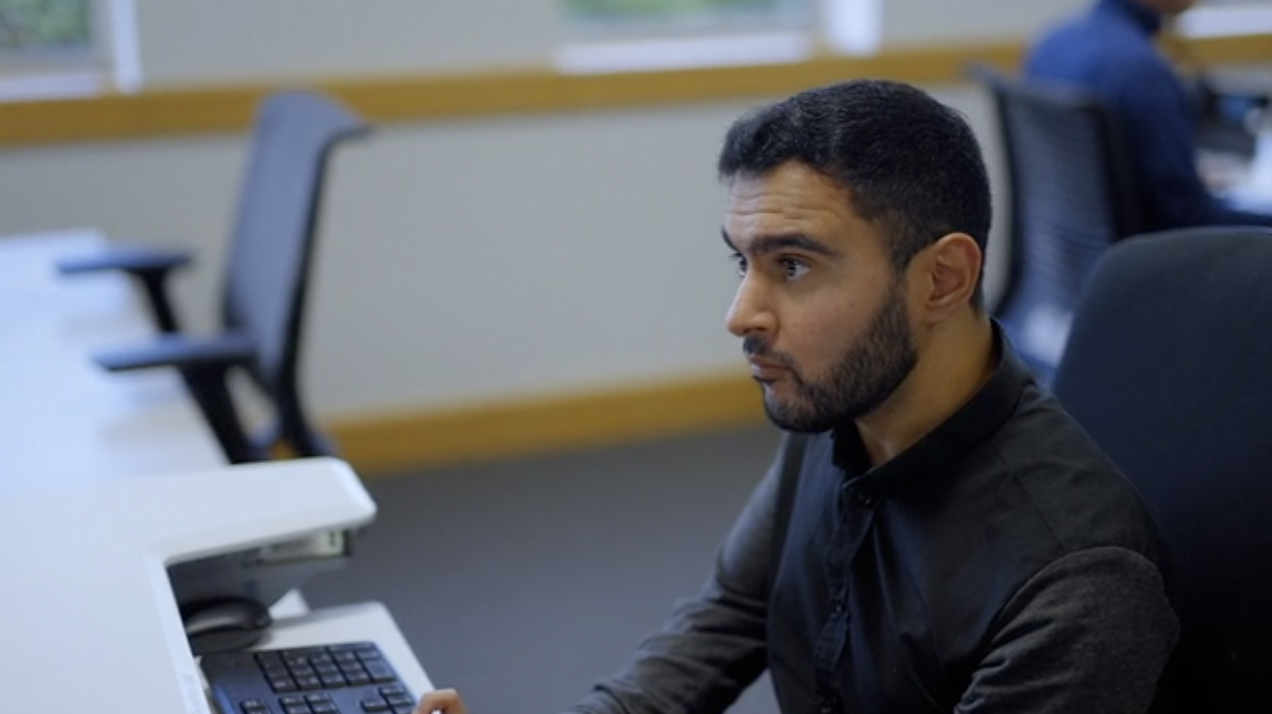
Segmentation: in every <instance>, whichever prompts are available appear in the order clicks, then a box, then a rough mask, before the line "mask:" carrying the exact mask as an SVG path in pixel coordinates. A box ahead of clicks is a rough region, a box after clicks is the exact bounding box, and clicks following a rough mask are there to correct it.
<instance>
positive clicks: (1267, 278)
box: [1052, 228, 1272, 714]
mask: <svg viewBox="0 0 1272 714" xmlns="http://www.w3.org/2000/svg"><path fill="white" fill-rule="evenodd" d="M1269 325H1272V230H1269V229H1263V228H1194V229H1186V230H1179V231H1169V232H1163V233H1158V234H1149V235H1146V236H1142V237H1137V238H1136V239H1135V240H1133V241H1126V242H1124V243H1120V244H1118V245H1117V246H1115V247H1114V248H1112V249H1111V250H1109V251H1108V252H1107V254H1106V256H1105V257H1104V258H1103V259H1102V260H1101V261H1100V264H1099V266H1098V268H1097V269H1096V271H1095V273H1094V275H1093V276H1092V277H1091V280H1090V281H1089V283H1088V284H1087V289H1086V292H1085V294H1084V295H1083V296H1082V300H1081V302H1080V303H1079V305H1078V309H1077V313H1076V315H1075V318H1074V321H1073V329H1072V331H1071V332H1070V334H1069V340H1068V344H1067V347H1066V349H1065V352H1064V357H1063V359H1062V360H1061V362H1060V365H1059V368H1058V369H1057V371H1056V375H1055V380H1054V383H1053V385H1052V388H1053V391H1054V393H1055V395H1056V396H1057V397H1058V398H1059V399H1060V402H1061V403H1062V404H1063V405H1064V406H1065V408H1066V409H1067V410H1068V411H1069V412H1070V413H1071V414H1072V415H1073V416H1074V417H1075V418H1076V419H1077V421H1078V422H1079V423H1080V424H1081V425H1082V426H1083V428H1085V429H1086V431H1087V432H1088V433H1089V434H1090V435H1091V437H1092V438H1094V439H1095V441H1096V442H1097V443H1098V444H1099V445H1100V446H1101V447H1102V448H1103V449H1104V450H1105V451H1106V452H1107V453H1108V454H1109V455H1110V456H1111V457H1112V458H1113V460H1114V461H1115V462H1116V463H1117V464H1118V466H1120V467H1121V469H1122V471H1123V472H1124V473H1125V474H1126V476H1127V477H1128V478H1129V479H1130V481H1131V482H1132V483H1133V484H1134V486H1135V487H1136V489H1137V490H1138V491H1139V492H1140V494H1141V495H1142V497H1143V499H1144V502H1145V503H1146V505H1147V506H1148V509H1149V511H1150V512H1151V513H1152V515H1153V518H1154V519H1155V520H1156V522H1157V525H1158V528H1159V530H1160V533H1161V536H1162V541H1163V544H1164V546H1165V548H1166V551H1167V556H1168V571H1167V573H1166V577H1167V586H1168V589H1169V592H1170V597H1171V601H1172V603H1173V605H1174V607H1175V610H1176V612H1177V613H1178V615H1179V618H1180V622H1181V625H1182V636H1181V639H1180V643H1179V646H1178V647H1177V648H1176V650H1175V653H1174V654H1173V655H1172V658H1171V661H1170V664H1169V665H1168V667H1167V670H1166V673H1165V675H1164V677H1163V679H1162V686H1161V687H1160V688H1159V697H1158V703H1157V705H1156V706H1155V708H1154V710H1153V711H1155V712H1176V713H1181V714H1183V713H1187V714H1191V713H1193V712H1230V713H1233V714H1236V713H1239V712H1253V711H1260V712H1263V711H1267V706H1268V702H1269V701H1272V422H1270V421H1269V417H1268V415H1269V413H1272V370H1269V365H1272V334H1269V332H1268V326H1269Z"/></svg>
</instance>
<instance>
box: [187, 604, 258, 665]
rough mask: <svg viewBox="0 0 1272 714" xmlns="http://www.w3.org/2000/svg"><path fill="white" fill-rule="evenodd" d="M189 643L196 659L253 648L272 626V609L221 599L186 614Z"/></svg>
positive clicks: (192, 606) (194, 608)
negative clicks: (211, 654) (206, 655)
mask: <svg viewBox="0 0 1272 714" xmlns="http://www.w3.org/2000/svg"><path fill="white" fill-rule="evenodd" d="M181 619H182V621H183V622H184V623H185V633H186V639H188V640H189V642H190V650H191V651H192V652H194V654H196V655H204V654H210V653H212V652H227V651H230V650H238V649H243V648H244V647H248V646H251V645H252V644H254V643H255V642H256V641H257V640H259V639H260V638H261V637H262V636H263V635H264V634H265V630H266V629H267V628H268V627H269V626H270V623H271V622H272V619H271V618H270V615H269V609H268V608H266V607H265V606H264V605H262V604H261V603H259V602H257V601H255V600H252V599H250V598H217V599H215V600H207V601H204V602H199V603H193V604H191V605H189V606H187V607H186V608H184V609H183V610H182V615H181Z"/></svg>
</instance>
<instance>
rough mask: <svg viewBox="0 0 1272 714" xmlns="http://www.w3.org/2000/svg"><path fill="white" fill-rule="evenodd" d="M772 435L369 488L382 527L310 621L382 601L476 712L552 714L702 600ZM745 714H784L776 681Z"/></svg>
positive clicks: (714, 438)
mask: <svg viewBox="0 0 1272 714" xmlns="http://www.w3.org/2000/svg"><path fill="white" fill-rule="evenodd" d="M777 441H778V435H777V432H776V431H775V430H774V429H772V428H770V427H767V426H757V427H754V428H750V429H744V430H739V431H732V432H727V433H717V434H706V435H697V436H686V437H679V438H674V439H665V440H659V441H649V442H643V443H637V444H630V445H624V446H619V447H610V448H604V449H595V450H590V451H583V452H577V453H566V454H559V455H553V456H547V457H539V458H533V459H526V460H520V461H505V462H499V463H490V464H481V465H471V466H463V467H455V468H444V469H436V470H429V471H422V472H416V473H404V474H397V475H392V476H377V477H374V478H370V479H368V480H367V488H368V490H369V491H370V492H371V495H372V497H373V498H374V499H375V501H376V503H377V504H378V506H379V514H378V516H377V518H376V521H375V523H373V524H372V525H371V526H370V527H369V528H368V530H367V531H366V533H365V534H364V535H363V537H362V538H361V539H360V540H359V542H358V548H357V552H356V554H355V557H354V558H353V560H352V562H351V563H350V564H349V566H348V567H347V568H346V569H344V570H342V571H341V572H339V573H335V574H330V575H324V576H320V577H317V578H315V579H314V580H312V581H311V582H309V583H307V584H306V585H305V587H304V588H303V590H304V593H305V597H306V599H307V600H308V601H309V603H310V605H311V606H312V607H323V606H327V605H337V604H342V603H350V602H359V601H365V600H378V601H380V602H383V603H384V604H385V605H386V606H387V607H388V608H389V610H390V612H391V613H392V614H393V616H394V618H395V619H396V620H397V623H398V626H399V627H400V629H401V630H402V632H403V633H404V634H405V636H406V638H407V640H408V641H409V642H410V643H411V646H412V648H413V649H414V650H415V653H416V655H417V656H418V658H419V660H420V663H421V664H423V666H424V669H425V670H426V671H427V672H428V674H429V676H430V677H431V678H432V679H433V681H434V683H435V684H436V685H437V686H451V687H456V688H458V689H459V690H460V691H461V692H462V693H463V694H464V696H465V699H466V701H467V702H468V704H469V709H470V711H472V712H474V714H501V713H504V712H527V713H536V712H537V713H538V714H552V713H553V712H557V711H560V710H562V709H564V708H566V707H568V706H569V705H570V704H571V703H573V702H574V701H576V700H577V699H578V698H579V697H580V696H581V695H583V694H584V693H586V692H587V690H588V689H589V688H590V687H591V684H592V683H593V682H594V681H596V680H597V679H599V678H601V677H604V676H606V675H608V674H610V673H612V672H614V671H615V670H617V669H618V668H619V667H620V666H621V665H622V664H623V662H624V661H626V659H627V657H628V655H629V654H630V652H631V650H632V648H633V647H634V646H635V645H636V644H637V642H638V641H639V640H640V639H641V638H642V637H643V636H644V635H646V634H648V633H649V632H650V631H652V630H654V629H655V628H657V627H658V625H659V624H661V622H662V621H663V619H664V618H665V617H666V615H667V613H668V612H669V611H670V609H671V607H672V606H673V604H674V603H675V601H676V600H677V599H679V598H681V597H684V596H686V595H690V594H692V593H694V592H696V591H697V589H698V588H699V586H700V585H701V584H702V582H703V579H704V578H705V577H706V575H707V572H708V569H709V567H710V564H711V561H712V559H713V557H714V554H715V551H716V549H717V548H718V547H719V545H720V542H721V541H722V539H723V538H724V535H725V534H726V533H727V531H728V528H729V526H730V525H731V524H732V522H733V519H734V518H735V517H736V515H737V514H738V512H739V510H740V509H741V507H742V505H743V503H744V502H745V501H746V499H747V497H748V496H749V494H750V492H751V489H752V488H753V487H754V486H755V484H756V482H757V481H758V480H759V478H760V477H761V476H762V475H763V472H764V469H765V467H766V466H767V465H768V462H769V459H770V458H771V457H772V454H773V449H774V448H775V446H776V445H777ZM731 711H732V712H733V713H734V714H774V712H776V711H777V707H776V705H775V704H774V700H773V696H772V693H771V690H770V688H769V684H768V681H767V678H764V679H761V680H760V682H758V683H757V684H756V686H754V687H752V688H751V690H750V691H748V692H747V693H746V694H745V695H744V696H743V698H742V699H741V700H740V701H739V702H738V703H737V704H736V705H735V706H734V707H733V709H732V710H731Z"/></svg>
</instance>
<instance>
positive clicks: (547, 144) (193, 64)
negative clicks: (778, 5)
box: [0, 0, 1071, 417]
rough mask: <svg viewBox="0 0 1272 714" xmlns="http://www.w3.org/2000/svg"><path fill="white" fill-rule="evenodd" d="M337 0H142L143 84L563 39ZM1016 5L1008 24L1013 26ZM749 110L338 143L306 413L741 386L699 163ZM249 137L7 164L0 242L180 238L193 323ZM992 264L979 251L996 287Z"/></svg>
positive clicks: (611, 115) (437, 58) (533, 29)
mask: <svg viewBox="0 0 1272 714" xmlns="http://www.w3.org/2000/svg"><path fill="white" fill-rule="evenodd" d="M1059 1H1060V0H1055V3H1059ZM911 2H913V3H914V6H913V7H910V8H909V11H910V12H912V13H913V14H914V17H913V18H911V22H910V23H909V24H908V25H907V24H906V23H904V22H902V23H901V24H900V25H898V24H897V23H898V22H901V20H900V19H898V16H897V14H896V13H897V12H900V11H901V10H900V9H901V8H906V7H907V6H906V5H905V4H904V3H903V2H899V1H898V2H897V4H896V5H895V8H894V9H895V10H896V11H895V12H892V13H891V14H890V15H889V17H891V18H892V20H891V25H889V27H892V28H893V31H892V32H891V35H892V36H894V37H896V38H898V39H899V38H911V37H921V38H923V39H925V40H926V39H929V38H930V39H932V40H933V41H937V40H938V39H940V38H939V36H937V35H934V34H933V27H934V26H935V25H934V24H933V22H932V21H931V17H929V15H930V13H926V12H924V11H922V10H923V8H919V7H918V6H917V3H918V0H911ZM983 2H987V3H992V2H997V3H999V4H1003V5H1004V7H1015V3H1005V0H983ZM1055 3H1048V4H1044V6H1043V7H1040V8H1039V9H1038V12H1039V13H1040V14H1049V13H1048V10H1047V8H1050V12H1052V13H1054V12H1055V11H1056V7H1058V5H1056V4H1055ZM1070 4H1071V3H1070ZM351 7H352V6H347V3H344V2H343V1H342V0H286V1H284V0H275V1H274V2H271V3H260V2H258V1H256V0H250V1H249V0H226V1H225V2H221V3H215V4H190V3H171V2H167V1H166V0H137V10H138V16H139V22H140V31H141V36H142V50H141V56H142V61H143V63H144V64H145V75H146V77H147V79H148V81H150V82H153V83H157V84H165V83H186V82H226V81H232V80H243V79H260V78H272V77H279V76H329V75H350V74H353V75H356V74H360V73H377V72H396V71H404V72H405V71H417V70H419V69H421V68H441V67H452V66H458V65H463V66H476V65H507V64H509V63H514V62H539V61H546V57H545V54H546V53H547V52H549V51H550V49H551V47H552V45H553V42H554V38H555V37H556V34H555V33H556V30H555V25H554V24H553V18H552V15H551V4H550V3H549V2H548V1H547V0H532V1H530V2H527V1H526V0H517V2H512V1H511V0H472V1H470V2H466V3H444V4H442V3H424V2H419V0H382V1H381V2H379V3H377V4H376V13H375V14H374V15H368V14H367V13H366V12H364V11H354V10H352V9H350V8H351ZM887 7H894V6H893V5H891V4H890V5H888V6H887ZM925 7H926V5H925ZM235 8H240V9H241V11H242V13H241V14H240V13H236V12H234V9H235ZM1022 12H1023V11H1020V10H1013V11H1012V16H1013V17H1015V18H1016V19H1015V20H1013V23H1014V24H1012V25H1011V29H1013V30H1014V29H1019V28H1020V26H1021V25H1022V24H1027V23H1026V22H1025V20H1023V19H1021V17H1020V16H1021V13H1022ZM244 18H247V19H246V20H245V19H244ZM904 27H909V28H910V30H909V31H908V34H907V32H906V31H902V30H901V29H898V28H904ZM925 28H926V29H925ZM1004 31H1006V30H1004ZM954 39H957V38H954ZM934 89H935V91H937V93H938V95H939V96H940V97H941V98H942V99H945V100H947V101H949V102H950V103H951V104H953V105H955V106H957V107H959V108H960V109H963V110H964V111H966V112H967V113H968V114H969V116H970V117H971V119H972V122H973V124H974V126H975V127H976V128H977V130H978V131H979V132H980V133H981V134H982V136H983V137H984V138H985V139H986V142H987V148H988V149H990V153H991V163H992V165H993V168H994V169H995V170H996V168H997V157H996V155H995V154H994V153H993V151H992V148H993V140H992V137H991V126H990V123H989V121H988V115H987V111H986V106H985V104H984V102H983V101H982V98H981V95H980V93H979V92H978V91H976V90H975V89H974V88H971V87H967V86H950V87H939V88H934ZM755 101H760V98H757V99H756V100H755ZM753 103H754V102H731V103H704V104H694V105H685V106H670V107H663V108H655V109H648V110H621V111H620V110H615V111H605V112H593V113H570V114H561V115H541V116H535V117H522V118H490V119H482V120H473V121H464V122H442V123H428V124H414V125H405V126H402V125H397V126H391V127H385V128H382V129H381V130H380V131H378V132H377V133H376V134H375V135H374V136H373V137H372V138H371V139H370V140H368V141H365V142H363V143H361V144H357V145H353V146H350V147H348V148H347V149H345V150H343V151H342V152H341V153H340V154H339V155H338V156H337V158H336V160H335V163H334V165H333V177H332V184H331V187H330V190H329V192H328V199H329V200H328V203H327V205H326V208H325V212H324V226H323V231H322V236H321V242H320V246H319V253H318V260H317V282H316V285H315V290H314V293H313V305H312V310H311V312H310V314H309V322H308V325H309V333H308V339H307V346H306V347H307V352H306V363H305V365H304V368H303V374H304V377H305V379H306V382H307V384H308V391H309V392H310V393H311V394H312V395H313V405H314V407H315V409H316V410H317V412H318V413H319V415H320V416H322V417H347V416H350V415H359V414H375V413H381V412H385V411H389V412H393V411H403V412H411V411H420V410H430V409H433V408H438V407H443V406H449V405H456V404H468V403H471V402H474V401H487V400H498V399H504V398H507V397H510V396H519V395H533V394H543V393H551V392H554V391H559V390H586V389H593V388H605V387H608V386H616V385H622V384H628V383H639V382H645V381H658V380H662V379H671V378H683V377H686V376H690V377H691V376H693V375H697V374H709V375H716V374H720V373H736V372H737V370H739V369H740V364H739V362H740V360H739V359H738V358H737V357H738V346H737V344H736V342H735V341H734V340H733V339H732V338H731V337H730V336H729V335H728V334H727V333H726V332H725V330H724V327H723V314H724V311H725V308H726V307H727V304H728V301H729V299H730V297H731V291H732V289H733V286H734V284H735V278H734V277H733V275H732V269H731V267H730V264H729V262H728V260H727V257H726V251H725V249H724V248H723V246H722V245H721V243H720V240H719V236H718V231H719V219H720V214H721V209H722V205H723V192H722V190H721V189H720V187H719V186H717V185H716V183H715V180H714V174H713V161H714V156H715V152H716V150H717V147H718V144H719V140H720V137H721V136H722V134H723V132H724V130H725V128H726V127H727V126H728V124H729V122H730V121H731V120H732V119H733V118H734V117H735V116H737V115H738V114H739V113H740V112H742V111H743V110H745V109H746V108H747V107H748V106H749V105H751V104H753ZM244 148H245V147H244V145H243V141H242V137H238V136H224V137H209V138H183V139H174V140H156V141H145V142H135V143H112V144H100V145H97V144H90V145H83V144H80V145H65V146H57V147H49V148H32V149H21V150H9V151H6V152H5V153H4V156H3V160H0V234H7V233H22V232H29V231H38V230H43V229H50V228H65V227H70V226H96V227H100V228H102V229H103V230H105V231H106V232H107V233H108V234H110V235H111V236H114V237H120V238H136V239H140V240H143V241H148V242H157V243H158V242H165V243H174V244H177V245H181V246H186V247H189V248H191V249H194V250H196V251H197V252H198V253H199V254H200V255H201V256H202V259H201V261H200V263H199V264H198V266H197V268H196V269H195V270H194V271H191V272H189V273H188V274H186V275H183V276H182V278H181V279H180V281H179V284H178V299H179V301H180V303H181V307H182V308H183V309H184V311H185V312H186V313H187V314H188V315H190V316H191V317H192V318H193V322H194V323H195V324H196V325H198V326H201V327H207V326H209V325H210V324H211V323H212V320H213V316H214V313H215V296H216V278H217V276H218V274H219V271H220V268H221V261H222V259H223V247H224V243H225V238H226V233H227V230H228V227H229V221H230V215H231V211H232V208H233V204H234V200H235V191H236V190H237V182H238V178H239V172H240V170H241V168H242V163H243V160H244V156H245V154H244ZM999 262H1001V258H1000V257H999V256H997V255H996V254H995V253H994V252H993V251H991V263H993V265H992V266H991V279H992V280H996V278H997V275H998V273H999V271H998V269H997V264H998V263H999Z"/></svg>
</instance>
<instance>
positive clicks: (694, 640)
mask: <svg viewBox="0 0 1272 714" xmlns="http://www.w3.org/2000/svg"><path fill="white" fill-rule="evenodd" d="M800 452H801V449H800V448H798V447H793V446H792V438H791V437H787V438H786V439H784V440H783V442H782V446H781V447H780V449H779V450H778V453H777V457H776V458H775V459H774V461H773V464H772V466H770V467H769V471H768V473H767V475H766V476H765V477H764V479H763V481H761V482H760V484H759V486H757V487H756V489H755V492H754V493H753V494H752V496H751V500H750V501H749V502H748V503H747V506H746V508H745V509H744V510H743V511H742V515H741V516H740V517H739V518H738V520H737V522H736V523H735V524H734V526H733V529H732V531H731V532H730V533H729V536H728V538H727V539H726V541H725V543H724V545H723V547H722V548H721V549H720V552H719V555H718V556H717V558H716V563H715V567H714V569H713V570H712V573H711V576H710V577H709V578H708V580H707V583H706V585H705V586H704V587H703V589H702V591H701V592H700V593H699V594H698V595H697V597H695V598H693V599H690V600H686V601H683V602H681V603H680V604H679V605H678V606H677V607H676V609H675V611H674V613H673V614H672V617H671V619H670V620H668V622H667V623H666V624H665V625H664V626H663V628H662V629H661V630H660V631H659V632H658V633H656V634H654V635H653V636H651V637H649V638H648V639H646V640H645V641H644V642H643V643H641V645H640V646H639V647H638V648H637V650H636V653H635V656H634V657H633V659H632V660H631V662H629V663H628V665H627V666H626V667H624V668H623V670H622V671H621V672H619V673H618V674H617V675H616V676H614V677H613V678H611V679H608V680H605V681H602V682H600V683H598V684H597V685H596V686H595V688H594V689H593V691H592V692H591V694H589V695H588V696H587V697H586V698H584V699H583V700H582V701H580V702H579V703H578V704H576V705H575V707H574V708H573V709H572V710H571V711H573V712H586V713H587V714H620V713H621V714H688V713H692V714H717V713H718V712H722V711H724V709H726V708H727V707H728V706H729V705H730V704H731V703H733V701H734V700H735V699H737V697H738V695H740V694H741V693H742V691H743V690H744V689H745V688H746V687H747V686H748V685H750V684H751V683H752V682H753V681H755V679H756V678H757V677H758V676H759V675H760V673H761V672H763V671H764V668H765V666H766V661H767V655H766V652H767V647H766V639H767V617H768V597H769V589H770V585H771V578H772V570H773V564H774V563H775V562H776V553H775V552H774V550H775V548H776V541H775V538H774V536H775V533H774V528H775V522H776V511H777V508H778V500H779V497H778V492H779V488H780V485H781V483H782V480H783V478H784V477H789V478H795V477H796V475H797V474H798V471H799V467H800V463H799V461H800Z"/></svg>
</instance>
